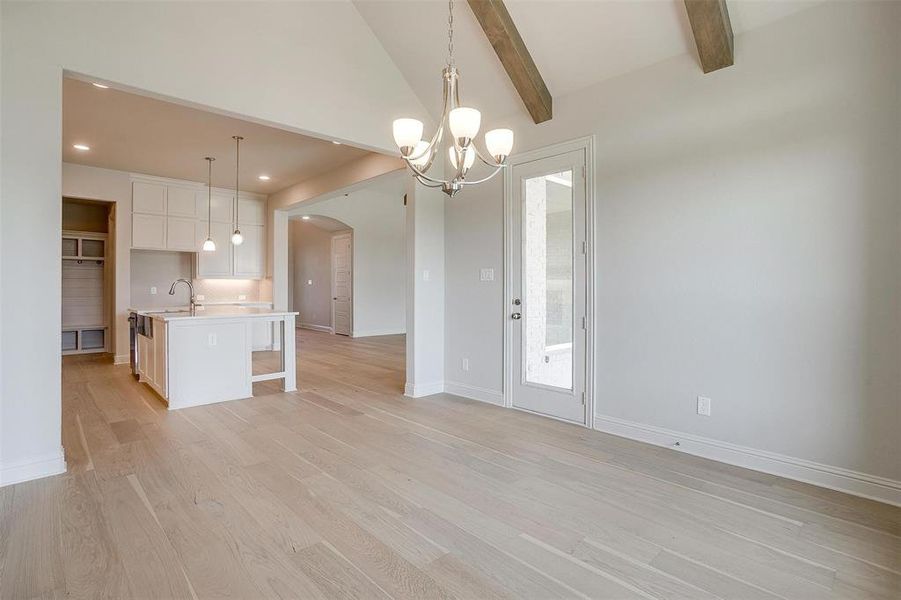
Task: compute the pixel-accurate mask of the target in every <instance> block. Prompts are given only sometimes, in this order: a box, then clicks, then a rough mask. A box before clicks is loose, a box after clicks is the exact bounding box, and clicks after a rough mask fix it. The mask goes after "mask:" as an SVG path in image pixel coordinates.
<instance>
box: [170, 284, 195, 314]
mask: <svg viewBox="0 0 901 600" xmlns="http://www.w3.org/2000/svg"><path fill="white" fill-rule="evenodd" d="M179 283H184V284H187V286H188V289H190V290H191V315H194V314H195V313H196V310H197V307H198V306H201V305H200V304H197V296H195V295H194V284H193V283H191V282H190V281H189V280H187V279H176V280H175V281H173V282H172V287H170V288H169V295H170V296H174V295H175V286H177V285H178V284H179Z"/></svg>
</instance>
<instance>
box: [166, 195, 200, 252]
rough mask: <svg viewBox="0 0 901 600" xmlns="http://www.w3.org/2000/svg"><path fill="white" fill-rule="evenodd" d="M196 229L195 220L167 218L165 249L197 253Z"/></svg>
mask: <svg viewBox="0 0 901 600" xmlns="http://www.w3.org/2000/svg"><path fill="white" fill-rule="evenodd" d="M192 201H193V199H192ZM170 206H171V204H170ZM197 229H198V224H197V219H183V218H180V217H167V218H166V248H167V249H169V250H186V251H188V252H197V251H198V250H199V249H200V246H198V245H197Z"/></svg>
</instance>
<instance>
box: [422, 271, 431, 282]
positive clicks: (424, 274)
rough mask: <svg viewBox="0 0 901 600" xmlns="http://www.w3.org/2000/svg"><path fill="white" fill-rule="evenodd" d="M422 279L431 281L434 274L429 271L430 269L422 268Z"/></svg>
mask: <svg viewBox="0 0 901 600" xmlns="http://www.w3.org/2000/svg"><path fill="white" fill-rule="evenodd" d="M422 280H423V281H431V280H432V274H431V273H430V272H429V270H428V269H423V270H422Z"/></svg>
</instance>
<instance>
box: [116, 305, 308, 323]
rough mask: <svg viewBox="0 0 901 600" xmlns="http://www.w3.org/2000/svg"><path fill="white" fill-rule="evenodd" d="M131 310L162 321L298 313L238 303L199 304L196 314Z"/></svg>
mask: <svg viewBox="0 0 901 600" xmlns="http://www.w3.org/2000/svg"><path fill="white" fill-rule="evenodd" d="M129 311H130V312H136V313H137V314H139V315H145V316H148V317H153V318H154V319H159V320H160V321H180V320H184V319H235V318H244V317H249V318H266V317H285V316H288V315H297V314H298V313H296V312H292V311H284V310H272V309H271V308H262V307H259V306H236V305H227V306H224V305H219V306H198V307H197V310H196V311H195V312H194V314H191V310H190V309H188V308H177V309H159V308H155V309H149V310H135V309H129Z"/></svg>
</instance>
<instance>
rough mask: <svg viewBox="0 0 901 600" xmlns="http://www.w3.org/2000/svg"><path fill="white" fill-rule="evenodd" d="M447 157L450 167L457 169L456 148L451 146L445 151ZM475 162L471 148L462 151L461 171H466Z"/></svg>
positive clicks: (474, 153)
mask: <svg viewBox="0 0 901 600" xmlns="http://www.w3.org/2000/svg"><path fill="white" fill-rule="evenodd" d="M447 156H448V158H450V162H451V165H452V166H453V167H454V168H455V169H456V168H457V148H456V147H454V146H451V147H450V148H448V149H447ZM475 162H476V152H475V150H474V149H473V147H472V146H471V145H470V146H466V150H464V151H463V170H464V171H467V170H469V168H470V167H471V166H472V165H473V164H474V163H475Z"/></svg>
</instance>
